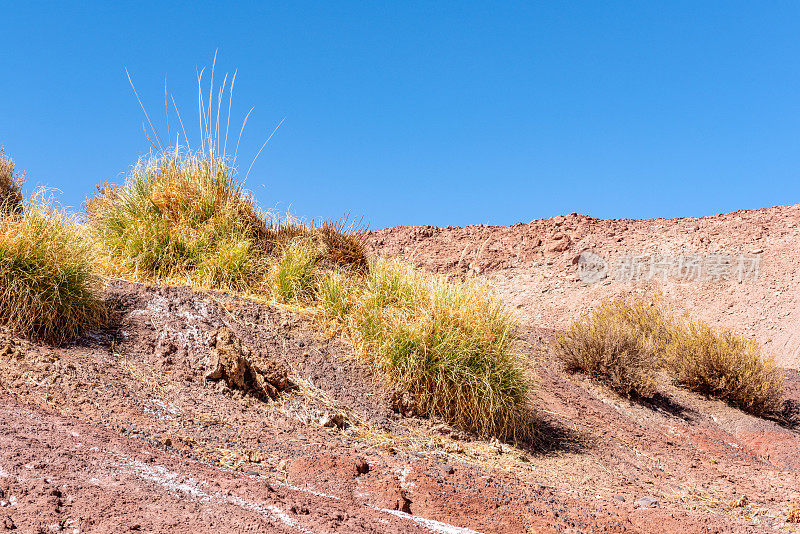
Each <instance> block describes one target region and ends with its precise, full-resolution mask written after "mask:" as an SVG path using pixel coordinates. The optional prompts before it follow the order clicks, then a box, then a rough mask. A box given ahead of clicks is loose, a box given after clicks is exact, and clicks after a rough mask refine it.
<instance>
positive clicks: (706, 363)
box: [666, 321, 783, 415]
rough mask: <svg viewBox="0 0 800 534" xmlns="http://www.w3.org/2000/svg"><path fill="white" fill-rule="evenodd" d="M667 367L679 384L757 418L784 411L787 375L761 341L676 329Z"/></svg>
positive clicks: (697, 327) (699, 327)
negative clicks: (767, 353)
mask: <svg viewBox="0 0 800 534" xmlns="http://www.w3.org/2000/svg"><path fill="white" fill-rule="evenodd" d="M666 366H667V370H668V371H669V373H670V374H671V375H672V376H673V377H674V379H675V381H676V382H677V383H678V384H680V385H682V386H685V387H687V388H688V389H690V390H692V391H696V392H699V393H702V394H704V395H708V396H711V397H716V398H719V399H722V400H724V401H726V402H727V403H729V404H731V405H733V406H736V407H738V408H740V409H742V410H744V411H746V412H750V413H752V414H755V415H768V414H772V413H776V412H779V411H780V410H781V408H782V406H783V372H782V371H781V369H780V368H778V366H777V365H776V364H775V361H774V359H773V357H772V356H769V355H766V354H764V353H763V352H762V350H761V347H760V346H759V345H758V343H756V342H755V341H753V340H751V339H747V338H744V337H742V336H740V335H737V334H736V333H735V332H733V331H731V330H719V331H717V330H714V329H713V328H711V327H710V326H708V325H707V324H705V323H702V322H698V321H689V322H688V323H687V324H680V325H678V326H676V328H675V329H674V333H673V336H672V340H671V342H670V343H669V344H668V345H667V348H666Z"/></svg>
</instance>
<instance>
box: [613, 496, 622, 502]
mask: <svg viewBox="0 0 800 534" xmlns="http://www.w3.org/2000/svg"><path fill="white" fill-rule="evenodd" d="M612 498H613V499H616V500H618V501H620V502H625V496H624V495H614V497H612Z"/></svg>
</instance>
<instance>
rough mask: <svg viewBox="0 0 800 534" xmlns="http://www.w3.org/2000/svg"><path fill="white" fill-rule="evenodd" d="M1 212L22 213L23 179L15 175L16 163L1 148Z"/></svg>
mask: <svg viewBox="0 0 800 534" xmlns="http://www.w3.org/2000/svg"><path fill="white" fill-rule="evenodd" d="M0 212H2V213H5V214H11V213H17V214H18V213H21V212H22V177H21V176H18V175H16V174H14V161H13V160H12V159H11V158H10V157H8V156H7V155H6V153H5V151H4V150H3V149H2V148H0Z"/></svg>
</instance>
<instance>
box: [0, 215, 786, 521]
mask: <svg viewBox="0 0 800 534" xmlns="http://www.w3.org/2000/svg"><path fill="white" fill-rule="evenodd" d="M798 225H800V205H797V206H784V207H775V208H767V209H760V210H749V211H739V212H735V213H730V214H721V215H717V216H712V217H703V218H683V219H654V220H599V219H593V218H591V217H587V216H583V215H578V214H570V215H563V216H559V217H555V218H552V219H542V220H534V221H531V222H530V223H520V224H516V225H514V226H509V227H492V226H485V225H479V226H470V227H464V228H458V227H447V228H436V227H429V226H426V227H398V228H387V229H383V230H377V231H373V232H370V234H369V236H368V243H369V246H370V248H371V250H372V254H373V255H385V256H390V257H399V258H402V259H404V260H405V261H407V262H409V263H412V264H414V265H417V266H419V267H421V268H424V269H427V270H429V271H432V272H437V273H443V274H446V275H449V276H453V277H457V278H470V277H476V278H477V279H479V280H482V281H485V282H487V283H488V284H490V285H491V286H492V287H494V289H495V290H496V291H497V293H498V294H499V295H500V296H501V297H502V299H503V300H504V301H505V302H506V303H507V304H508V305H509V306H510V307H511V308H512V309H513V311H514V314H515V315H516V318H517V322H518V328H517V330H516V332H515V336H516V338H517V339H516V351H517V352H518V353H519V354H520V356H521V357H522V360H523V361H524V362H525V366H526V369H527V371H528V372H529V373H530V374H531V376H533V377H534V380H535V383H536V388H535V391H534V393H533V395H534V397H535V398H534V401H535V402H534V405H535V406H536V410H537V414H538V416H539V417H540V419H541V420H540V422H539V425H540V428H541V432H542V433H543V435H544V436H546V437H547V439H546V440H545V441H544V443H543V444H540V445H533V444H529V445H514V444H511V443H501V442H499V441H496V440H483V439H479V438H478V437H476V436H474V435H470V434H469V433H466V432H462V431H459V430H457V429H454V428H450V427H448V426H447V425H446V424H444V423H442V422H440V421H435V420H428V419H423V418H419V417H414V416H404V415H403V414H402V413H400V412H402V409H399V410H398V408H397V405H396V404H397V403H393V402H392V399H391V398H390V396H389V395H387V394H386V392H385V391H384V389H383V388H382V385H381V384H380V383H376V382H375V381H374V380H373V379H372V378H371V375H370V374H369V373H368V372H367V371H366V370H365V369H364V368H362V367H361V366H360V364H359V363H358V362H356V361H354V360H353V358H352V348H351V347H350V346H349V345H348V344H347V343H346V342H344V341H342V340H339V339H338V338H336V337H334V336H330V335H324V334H323V333H321V332H320V330H319V329H318V328H314V318H313V317H310V316H308V315H307V314H302V313H299V312H298V310H296V309H294V308H293V307H292V306H288V305H277V304H275V303H270V302H266V301H263V302H262V301H259V300H257V299H253V298H246V297H244V296H241V295H235V294H232V293H228V292H217V291H203V290H199V289H192V288H189V287H173V286H158V285H148V284H140V283H134V282H130V281H125V280H119V279H109V280H107V286H106V288H105V295H106V297H107V299H108V300H109V301H110V302H112V303H113V307H114V321H113V323H112V325H111V326H110V327H109V328H106V329H103V330H101V331H97V332H92V333H90V334H89V335H86V336H84V337H82V338H81V339H80V340H79V341H77V342H75V343H72V344H70V345H69V346H64V347H53V346H49V345H45V344H39V343H32V342H30V341H27V340H25V339H22V338H20V337H18V336H15V335H12V334H11V333H9V332H7V331H6V332H3V333H2V334H0V341H1V343H0V347H2V351H0V352H1V354H2V355H0V530H5V531H11V532H71V533H76V534H77V533H79V532H175V533H181V532H186V533H188V532H287V533H288V532H315V533H324V532H348V533H349V532H375V533H390V532H437V533H447V534H451V533H452V534H455V533H475V532H482V533H521V532H536V533H549V532H617V533H623V532H638V533H647V532H704V533H724V532H774V531H777V532H793V531H798V530H800V526H798V523H796V521H800V512H798V511H797V510H798V509H800V455H798V452H800V432H798V429H797V427H796V425H795V420H794V419H793V415H794V414H795V413H796V410H795V411H793V409H796V408H797V407H798V406H800V374H798V367H800V289H799V288H798V285H797V283H798V276H797V269H798V260H797V256H796V251H797V250H798V245H799V244H800V228H799V227H798ZM587 252H591V253H592V254H593V255H595V256H592V257H600V258H603V260H604V261H605V262H606V264H607V266H608V271H607V272H605V273H601V274H600V275H599V276H593V272H592V271H591V269H589V270H584V271H582V270H581V269H584V267H583V266H582V263H583V260H581V256H582V254H583V255H584V256H583V257H584V258H586V257H588V256H587V255H586V254H585V253H587ZM690 260H699V262H700V263H699V264H698V263H697V262H696V261H695V262H694V263H692V262H691V261H690ZM637 262H638V263H637ZM634 264H636V265H639V267H636V269H638V270H635V269H634V270H631V269H633V267H632V266H633V265H634ZM655 264H658V265H657V267H658V269H656V268H655V267H654V265H655ZM665 265H666V266H667V267H666V268H665V267H664V266H665ZM653 292H657V293H661V294H662V295H663V297H664V299H665V300H666V301H667V302H668V303H669V304H670V306H671V307H672V308H673V309H675V310H676V311H677V312H684V311H685V312H688V313H690V314H691V315H692V316H694V317H698V318H701V319H703V320H706V321H708V322H709V323H711V324H712V325H715V326H725V327H729V328H733V329H735V330H737V331H739V332H741V333H742V334H744V335H746V336H749V337H752V338H753V339H756V340H757V341H759V342H760V343H761V344H762V345H763V346H764V347H765V348H766V349H767V350H768V351H770V352H772V353H773V354H774V355H775V357H776V359H777V361H778V362H779V363H780V365H781V366H782V367H783V368H785V373H786V398H787V406H788V408H787V413H786V417H784V418H775V419H774V420H773V419H763V418H757V417H753V416H750V415H747V414H745V413H743V412H742V411H740V410H737V409H735V408H732V407H730V406H728V405H726V404H724V403H722V402H720V401H717V400H711V399H708V398H705V397H703V396H700V395H697V394H694V393H690V392H688V391H686V390H682V389H678V388H675V387H674V386H672V385H670V384H669V383H667V382H666V381H664V383H663V384H660V385H659V394H658V395H657V396H656V397H654V398H653V399H651V400H650V401H641V402H634V401H631V400H627V399H625V398H622V397H620V396H618V395H616V394H614V393H613V392H611V391H610V390H608V389H606V388H605V387H604V386H602V385H599V384H597V383H595V382H592V381H590V380H588V379H586V378H584V377H582V376H581V375H573V374H568V373H565V372H564V371H563V369H562V368H561V365H560V363H559V362H558V361H557V360H556V359H555V358H554V357H553V355H552V354H551V350H550V345H549V340H550V338H551V337H552V336H553V335H554V334H557V333H558V332H560V331H562V330H563V329H564V328H565V327H566V326H567V325H568V324H569V322H570V321H571V320H572V319H574V318H575V317H576V316H577V315H579V314H580V313H581V312H583V311H586V310H588V309H591V308H592V307H593V306H595V305H596V304H597V303H599V302H601V301H602V300H603V299H605V298H607V297H609V296H613V295H617V294H622V293H634V294H648V293H653ZM223 339H224V340H226V341H225V343H228V344H229V345H226V346H229V348H228V349H226V350H232V351H247V352H248V354H251V355H253V358H256V359H257V360H261V361H264V362H269V365H274V366H277V367H280V368H282V369H285V370H287V371H286V373H287V374H286V380H277V381H273V382H272V384H273V385H272V387H273V388H274V389H275V393H276V394H275V395H274V397H275V398H274V399H272V398H264V397H259V396H256V395H252V394H249V393H244V392H243V391H241V390H238V389H232V388H229V387H227V386H226V385H224V383H223V382H220V381H214V380H208V379H207V376H208V374H209V369H208V364H207V355H208V353H209V351H210V350H211V349H212V348H214V347H216V348H217V349H220V346H221V345H220V344H221V343H223V341H222V340H223ZM230 347H232V348H230ZM220 350H221V349H220ZM393 405H394V406H393ZM793 407H794V408H793Z"/></svg>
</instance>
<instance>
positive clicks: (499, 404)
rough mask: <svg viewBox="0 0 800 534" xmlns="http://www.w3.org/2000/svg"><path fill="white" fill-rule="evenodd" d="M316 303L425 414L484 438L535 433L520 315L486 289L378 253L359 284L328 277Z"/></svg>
mask: <svg viewBox="0 0 800 534" xmlns="http://www.w3.org/2000/svg"><path fill="white" fill-rule="evenodd" d="M351 280H352V279H351ZM319 299H320V302H321V304H320V306H321V308H322V310H323V311H324V313H325V314H326V315H327V316H328V317H329V318H330V319H332V320H334V321H337V322H338V323H339V324H340V325H341V326H342V328H343V329H344V331H345V333H346V335H347V336H349V337H350V338H351V339H353V340H354V341H355V342H356V343H357V344H358V345H360V347H361V354H362V355H363V358H365V360H366V361H367V362H368V363H369V364H371V365H372V366H373V367H374V369H375V370H376V372H377V373H378V374H379V375H381V376H384V377H385V378H386V379H387V380H388V381H389V383H390V384H391V385H392V388H394V390H395V391H396V392H399V393H403V394H408V395H410V396H411V398H413V399H414V404H415V406H416V411H417V413H418V414H419V415H424V416H429V417H438V418H441V419H443V420H445V421H447V422H448V423H449V424H451V425H454V426H456V427H458V428H461V429H464V430H468V431H472V432H476V433H477V434H479V435H481V436H484V437H488V436H496V437H498V438H500V439H505V440H530V439H531V438H533V435H534V425H533V413H532V411H531V408H530V406H529V404H528V400H529V399H528V391H529V384H528V381H527V380H526V378H525V376H524V373H523V371H522V370H521V369H520V367H519V365H518V361H517V356H516V354H515V353H514V351H513V342H514V337H513V329H514V321H513V320H512V318H511V316H510V315H509V313H508V311H507V310H506V309H505V308H504V307H503V305H502V303H500V302H499V301H498V300H497V299H496V298H494V297H493V296H492V295H491V293H490V292H489V290H488V289H487V288H486V287H485V286H482V285H479V284H477V283H475V282H464V283H454V282H450V281H447V280H445V279H443V278H442V277H438V276H434V275H430V274H427V273H423V272H420V271H418V270H415V269H413V268H411V267H409V266H406V265H404V264H401V263H399V262H393V261H389V260H383V259H380V260H377V261H375V262H373V263H372V265H371V266H370V269H369V272H368V274H367V275H366V278H365V279H364V280H363V282H362V283H360V284H354V283H353V282H352V281H348V280H347V279H345V278H344V277H343V276H342V275H341V274H340V273H333V274H330V275H329V276H327V277H326V278H324V279H323V281H322V283H321V285H320V290H319Z"/></svg>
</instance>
